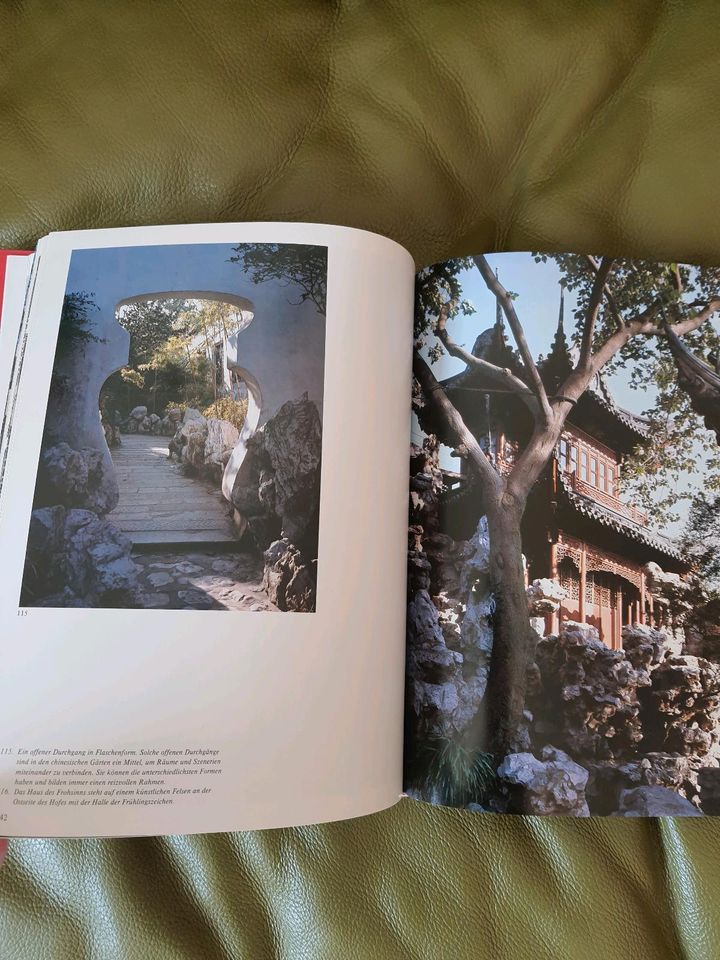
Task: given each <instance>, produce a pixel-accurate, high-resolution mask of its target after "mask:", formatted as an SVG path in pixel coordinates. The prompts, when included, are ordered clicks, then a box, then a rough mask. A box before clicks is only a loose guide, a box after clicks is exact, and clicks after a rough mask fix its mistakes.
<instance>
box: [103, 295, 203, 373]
mask: <svg viewBox="0 0 720 960" xmlns="http://www.w3.org/2000/svg"><path fill="white" fill-rule="evenodd" d="M188 308H189V301H187V300H179V299H174V300H169V299H165V300H140V301H138V302H137V303H130V304H127V305H126V306H125V307H123V308H121V310H120V311H119V312H118V320H119V322H120V325H121V326H122V327H124V328H125V329H126V330H127V332H128V333H129V334H130V357H129V359H128V364H129V366H131V367H138V366H140V364H143V363H148V362H149V361H150V359H151V358H152V355H153V354H154V352H155V351H156V350H157V349H159V348H160V347H162V345H163V344H164V343H166V342H167V340H168V339H169V338H170V337H172V336H176V335H178V334H179V333H182V332H183V331H182V329H181V328H182V326H183V323H182V318H183V315H184V314H185V313H186V312H187V310H188Z"/></svg>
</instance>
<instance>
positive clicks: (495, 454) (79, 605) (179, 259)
mask: <svg viewBox="0 0 720 960" xmlns="http://www.w3.org/2000/svg"><path fill="white" fill-rule="evenodd" d="M416 270H417V268H416V265H415V264H414V263H413V260H412V258H411V257H410V255H409V254H408V253H407V251H405V250H404V249H403V248H402V247H400V246H399V245H398V244H396V243H394V242H392V241H390V240H387V239H384V238H382V237H379V236H375V235H373V234H369V233H365V232H363V231H358V230H352V229H346V228H341V227H333V226H323V225H310V224H277V223H254V224H215V225H199V226H197V225H196V226H167V227H149V228H126V229H117V230H93V231H82V232H69V233H55V234H51V235H49V236H47V237H45V238H43V239H42V240H41V241H40V242H39V244H38V247H37V250H36V251H35V253H34V254H33V255H30V256H26V257H23V256H12V257H8V258H7V260H6V269H5V270H4V275H5V289H4V295H3V298H2V303H3V309H2V323H1V324H0V390H1V391H2V394H3V395H4V396H5V395H6V397H7V400H6V403H5V405H4V413H3V420H2V435H1V438H0V547H1V549H2V560H1V561H0V562H1V563H2V577H0V618H1V622H2V643H3V662H2V670H1V671H0V833H1V834H3V835H7V836H23V835H24V836H28V835H30V836H83V835H95V836H107V835H138V834H158V833H190V832H207V831H224V830H237V829H255V828H266V827H277V826H291V825H296V824H304V823H313V822H321V821H327V820H333V819H339V818H345V817H354V816H359V815H364V814H369V813H371V812H373V811H376V810H380V809H382V808H385V807H387V806H389V805H391V804H393V803H395V802H396V801H397V800H398V798H399V797H400V796H401V795H402V794H403V793H404V794H407V795H409V796H411V797H414V798H416V799H422V800H427V801H430V802H434V803H441V804H447V805H452V806H458V807H463V808H467V809H470V810H475V811H479V812H480V811H482V812H494V813H503V812H507V813H531V814H566V815H573V816H587V815H589V814H591V813H592V814H613V815H620V816H638V815H659V814H677V815H689V816H699V815H702V814H708V813H715V812H717V811H718V810H720V765H719V763H718V757H719V756H720V746H719V743H718V741H719V739H720V666H719V665H718V664H719V663H720V639H719V638H720V630H719V629H718V616H717V614H718V609H719V604H720V594H719V593H718V584H717V578H718V574H719V573H720V564H719V563H718V561H717V556H716V551H715V546H716V544H717V536H716V519H717V517H718V511H719V510H720V498H719V497H718V494H717V492H716V491H717V490H718V489H720V456H719V453H720V451H718V445H717V435H716V433H715V431H717V430H720V376H719V375H718V373H717V358H718V356H719V355H720V350H718V346H719V344H718V336H717V333H716V330H715V327H714V325H713V321H714V317H715V312H716V311H717V310H718V309H720V300H718V293H719V292H720V272H719V271H717V270H712V269H708V268H701V267H694V266H688V265H685V264H674V263H673V264H671V263H667V264H656V263H648V262H640V261H629V260H626V259H619V258H618V259H614V260H613V259H610V258H607V257H594V256H583V255H580V254H562V255H560V254H540V253H536V254H532V253H524V254H521V253H513V254H511V253H507V254H488V255H485V256H483V255H478V256H474V257H463V258H460V259H456V260H452V261H448V262H447V263H442V264H436V265H434V266H429V267H424V268H421V269H420V270H419V272H416ZM408 450H409V451H410V457H409V458H408ZM408 464H409V467H408ZM408 489H409V505H408ZM408 511H409V513H408Z"/></svg>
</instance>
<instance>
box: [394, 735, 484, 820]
mask: <svg viewBox="0 0 720 960" xmlns="http://www.w3.org/2000/svg"><path fill="white" fill-rule="evenodd" d="M410 780H411V782H412V783H413V785H414V786H415V787H417V788H418V789H419V790H420V791H422V792H423V793H429V792H430V791H437V792H438V793H439V794H440V798H441V802H442V803H444V804H447V805H448V806H451V807H465V806H467V804H468V803H484V802H486V801H487V800H488V799H489V797H490V796H491V795H492V792H493V787H494V785H495V766H494V763H493V757H492V754H490V753H486V752H485V751H483V750H481V749H480V748H479V747H471V746H466V745H465V744H464V743H463V742H462V741H461V740H459V739H454V738H452V737H429V738H428V739H427V740H425V741H423V742H422V743H421V744H420V745H419V747H418V752H417V754H416V756H415V757H414V758H413V761H412V763H411V770H410Z"/></svg>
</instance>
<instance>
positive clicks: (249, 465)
mask: <svg viewBox="0 0 720 960" xmlns="http://www.w3.org/2000/svg"><path fill="white" fill-rule="evenodd" d="M207 423H208V424H210V423H211V421H207ZM218 423H220V424H225V423H226V421H218ZM227 426H232V425H231V424H228V425H227ZM197 429H198V428H197V427H196V426H191V427H189V431H187V432H188V447H189V453H188V456H192V450H193V448H194V445H195V444H196V441H195V440H193V437H194V436H195V434H196V431H197ZM233 429H234V428H233ZM225 431H226V428H225V427H223V428H222V429H220V428H218V429H217V430H214V429H213V428H211V427H209V428H208V432H207V434H206V446H205V453H204V456H205V458H206V461H207V459H208V446H207V443H209V442H210V440H211V438H212V437H215V438H216V439H215V440H214V441H213V443H214V444H215V449H216V450H217V451H220V450H221V448H222V445H223V444H224V443H225V440H226V439H227V436H228V434H227V433H226V432H225ZM179 432H182V429H181V431H179ZM198 443H199V441H198ZM321 448H322V427H321V422H320V414H319V412H318V409H317V406H316V405H315V404H314V403H313V401H312V400H310V399H308V395H307V394H303V396H302V397H300V398H299V399H297V400H289V401H287V403H284V404H283V405H282V406H281V407H280V409H279V410H278V411H277V413H276V414H275V415H274V416H273V417H271V419H270V420H268V421H267V423H265V424H264V426H262V427H261V428H260V429H259V430H258V431H257V432H256V433H255V434H254V435H253V436H252V437H250V438H249V439H248V441H247V450H246V453H245V457H244V459H243V461H242V464H241V466H240V469H239V471H238V474H237V476H236V478H235V482H234V484H233V489H232V492H231V500H232V504H233V506H234V508H235V511H236V519H237V520H238V522H242V523H243V524H244V525H246V527H247V530H248V533H249V535H250V536H251V537H252V539H253V541H254V542H255V544H256V545H257V547H259V549H260V550H262V551H263V557H264V576H263V583H264V585H265V588H266V590H267V593H268V596H269V597H270V599H271V600H272V602H273V603H275V604H277V606H278V607H279V608H280V609H281V610H293V611H296V612H308V611H312V610H314V609H315V592H316V584H317V550H318V521H319V514H320V463H321V452H322V449H321ZM222 449H223V452H222V453H220V454H219V455H220V460H221V461H222V459H223V457H224V455H225V454H224V448H222Z"/></svg>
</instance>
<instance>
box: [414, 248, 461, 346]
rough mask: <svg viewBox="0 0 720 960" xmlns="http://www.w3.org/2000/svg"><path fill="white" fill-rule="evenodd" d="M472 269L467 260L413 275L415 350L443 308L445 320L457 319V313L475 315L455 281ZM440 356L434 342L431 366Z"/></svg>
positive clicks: (438, 264) (458, 283)
mask: <svg viewBox="0 0 720 960" xmlns="http://www.w3.org/2000/svg"><path fill="white" fill-rule="evenodd" d="M473 266H474V263H473V260H472V258H471V257H458V258H457V259H456V260H447V261H446V262H445V263H435V264H433V265H432V266H431V267H424V268H423V269H422V270H420V271H419V272H418V273H417V274H416V276H415V341H416V346H417V347H418V348H420V347H422V346H423V345H424V344H425V341H426V338H427V336H428V334H429V333H431V331H432V330H433V328H434V326H435V323H436V322H437V318H438V314H439V313H440V310H441V309H442V308H443V307H446V308H447V310H448V317H454V316H457V315H458V313H462V314H465V315H466V316H468V315H471V314H473V313H474V312H475V307H474V306H473V304H472V302H471V301H470V300H467V299H466V298H464V297H463V295H462V286H461V284H460V280H459V279H458V277H459V274H460V273H461V272H462V271H463V270H468V269H470V268H471V267H473ZM443 353H444V351H443V348H442V346H441V345H440V342H439V341H436V342H435V343H434V344H433V345H432V347H430V349H429V351H428V357H429V359H430V362H431V363H435V362H436V361H437V360H439V359H440V357H441V356H442V355H443Z"/></svg>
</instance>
